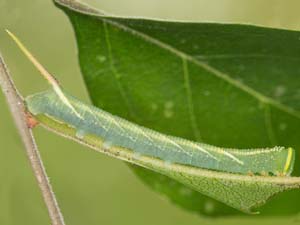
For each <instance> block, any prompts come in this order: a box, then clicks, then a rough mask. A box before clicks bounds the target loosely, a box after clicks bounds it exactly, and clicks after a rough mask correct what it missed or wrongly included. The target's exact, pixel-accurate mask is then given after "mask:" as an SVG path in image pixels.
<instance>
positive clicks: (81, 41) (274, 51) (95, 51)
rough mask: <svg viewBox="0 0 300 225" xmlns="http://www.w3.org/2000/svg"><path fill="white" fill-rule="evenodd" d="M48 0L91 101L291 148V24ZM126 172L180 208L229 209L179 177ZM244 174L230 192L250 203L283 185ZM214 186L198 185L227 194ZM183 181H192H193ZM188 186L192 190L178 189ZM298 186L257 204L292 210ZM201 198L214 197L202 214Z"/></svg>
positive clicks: (217, 135) (295, 119) (149, 121)
mask: <svg viewBox="0 0 300 225" xmlns="http://www.w3.org/2000/svg"><path fill="white" fill-rule="evenodd" d="M57 2H58V3H59V5H60V7H61V8H62V9H63V10H64V11H65V12H66V13H67V14H68V16H69V18H70V20H71V22H72V24H73V27H74V30H75V34H76V38H77V43H78V49H79V62H80V66H81V70H82V73H83V76H84V80H85V83H86V85H87V89H88V91H89V93H90V96H91V99H92V102H93V103H94V104H95V105H96V106H98V107H100V108H102V109H104V110H106V111H109V112H111V113H113V114H116V115H119V116H121V117H123V118H126V119H129V120H130V121H133V122H136V123H137V124H140V125H143V126H145V127H149V128H152V129H155V130H157V131H160V132H163V133H166V134H170V135H174V136H180V137H184V138H187V139H191V140H201V141H202V142H206V143H209V144H213V145H218V146H224V147H235V148H254V147H267V146H274V145H282V146H291V147H293V148H295V149H296V150H297V149H299V147H300V138H299V135H298V134H299V128H300V112H299V110H300V101H299V100H300V92H299V90H300V67H299V66H298V64H299V60H300V57H299V52H300V45H299V37H300V33H299V32H295V31H286V30H277V29H269V28H261V27H255V26H248V25H229V24H227V25H224V24H205V23H184V22H168V21H155V20H147V19H132V18H119V17H114V16H108V15H104V14H102V13H99V12H98V11H96V10H94V9H91V8H89V7H87V6H84V5H82V4H80V3H78V2H76V1H71V0H57ZM296 168H297V164H296ZM134 171H138V172H137V174H138V175H139V177H141V178H142V179H143V180H144V181H145V182H146V183H148V184H149V183H151V184H153V183H157V184H159V185H156V187H154V186H153V185H150V186H152V188H154V189H155V190H157V191H159V192H162V193H164V194H166V195H167V196H169V197H170V198H171V199H172V201H174V202H177V203H179V204H180V205H182V206H183V207H185V208H188V209H191V210H194V211H198V210H199V211H200V213H202V214H211V215H216V214H219V215H220V214H225V213H228V212H229V211H230V209H228V208H226V207H225V206H222V205H219V203H216V202H215V201H213V200H210V199H208V198H207V197H203V196H202V195H201V194H196V193H195V192H194V191H191V189H184V187H183V186H182V185H180V184H179V183H176V185H175V188H174V186H173V184H174V182H173V181H171V180H170V179H169V178H164V179H160V177H161V175H159V174H155V173H153V172H146V171H141V170H139V169H137V168H135V169H134ZM295 175H299V169H297V171H296V172H295ZM168 176H169V177H172V176H173V175H170V174H168ZM174 176H175V175H174ZM174 176H173V177H174ZM247 179H248V178H247ZM249 179H250V178H249ZM261 179H262V178H261ZM278 179H279V178H278ZM177 180H179V181H181V182H182V180H180V179H179V178H178V177H177ZM250 180H252V179H250ZM210 182H211V181H210ZM249 182H250V181H249ZM250 183H251V184H250ZM250 183H247V182H245V183H244V186H243V185H241V183H239V182H237V183H234V182H233V183H231V184H230V185H231V187H233V186H235V188H236V189H237V190H239V191H241V192H244V194H241V192H236V195H240V198H241V199H243V198H250V197H251V198H252V199H251V201H255V203H254V202H252V203H253V205H254V206H255V205H259V203H261V202H258V201H259V200H263V201H264V200H266V199H267V198H268V197H270V196H271V195H273V194H274V193H277V192H278V191H282V190H284V189H285V188H283V187H284V185H283V186H280V185H276V184H275V183H272V184H270V183H264V182H262V183H260V182H256V181H255V179H254V180H253V181H251V182H250ZM219 185H220V186H223V189H222V190H224V187H226V185H227V181H226V182H225V183H224V182H223V181H222V179H221V180H219V181H217V182H216V184H215V185H214V186H211V187H210V190H207V189H206V190H201V191H202V193H204V194H208V195H210V196H211V197H214V198H216V199H219V200H220V198H227V197H228V196H225V195H224V192H222V193H221V194H220V193H219V194H218V193H217V191H218V188H220V187H219ZM189 187H192V188H194V189H195V183H194V184H191V185H189ZM199 188H200V189H201V188H204V187H198V189H197V188H196V189H197V190H199ZM256 188H257V189H256ZM180 190H186V191H180ZM254 190H257V191H259V192H258V193H255V192H253V191H254ZM189 191H190V193H192V194H191V195H190V196H191V197H189V196H186V194H185V193H187V192H189ZM249 191H251V192H250V193H248V192H249ZM208 192H209V193H208ZM213 192H214V194H212V193H213ZM175 193H176V194H175ZM246 193H248V194H246ZM256 194H257V195H256ZM216 195H218V196H216ZM221 195H224V196H221ZM299 195H300V193H299V192H291V193H288V194H282V195H280V196H279V197H277V198H276V199H274V200H273V201H272V202H270V204H268V206H267V207H265V208H263V209H262V212H263V213H264V214H267V213H269V214H272V213H274V212H276V213H277V215H278V214H289V213H294V212H297V211H299V207H300V206H299V205H298V204H297V203H296V202H295V201H293V200H294V199H296V198H299ZM182 199H185V201H183V200H182ZM227 200H228V201H230V199H227ZM248 200H249V199H248ZM207 201H209V202H210V203H211V204H212V205H213V206H214V205H215V206H216V208H215V210H212V211H210V212H209V213H208V212H207V211H205V208H207V207H205V204H206V203H207ZM246 201H247V199H246ZM195 202H197V203H199V204H201V206H199V205H196V204H193V203H195ZM227 203H228V202H227ZM248 203H249V204H250V201H248ZM234 204H237V203H236V202H235V203H234ZM248 206H249V205H248ZM283 206H284V207H283ZM228 210H229V211H228ZM278 211H279V213H278Z"/></svg>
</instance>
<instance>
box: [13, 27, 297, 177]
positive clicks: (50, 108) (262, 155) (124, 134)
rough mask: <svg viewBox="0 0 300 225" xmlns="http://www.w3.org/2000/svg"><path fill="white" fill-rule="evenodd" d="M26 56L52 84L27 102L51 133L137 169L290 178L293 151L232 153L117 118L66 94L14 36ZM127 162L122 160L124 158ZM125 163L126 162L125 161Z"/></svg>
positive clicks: (267, 150)
mask: <svg viewBox="0 0 300 225" xmlns="http://www.w3.org/2000/svg"><path fill="white" fill-rule="evenodd" d="M8 33H9V35H10V36H11V37H12V38H13V39H14V40H15V41H16V43H17V44H18V45H19V47H20V48H21V50H22V51H23V52H24V53H25V54H26V55H27V57H28V58H29V59H30V60H31V61H32V62H33V64H34V65H35V66H36V67H37V69H38V70H39V71H40V72H41V73H42V74H43V75H44V77H45V78H46V79H47V80H48V81H49V82H50V84H51V85H52V87H53V89H51V90H49V91H46V92H42V93H38V94H35V95H32V96H29V97H27V98H26V99H25V102H26V106H27V109H28V111H29V112H30V113H31V114H32V115H33V117H34V118H35V119H36V120H37V121H39V122H40V123H42V124H44V125H45V126H46V127H48V128H50V129H52V130H54V131H56V132H59V133H61V134H62V135H65V136H68V137H70V138H73V139H76V140H78V141H80V142H82V143H84V144H87V145H89V146H91V147H93V148H95V149H97V150H100V151H102V152H107V153H108V154H111V155H114V156H117V157H118V155H121V153H122V152H123V153H124V152H126V157H127V158H126V159H125V160H128V161H131V162H133V163H136V164H142V163H141V162H140V159H141V157H148V158H149V157H150V158H155V159H158V160H161V161H160V162H162V163H165V164H173V163H174V164H180V165H187V166H192V167H197V168H204V169H209V170H215V171H223V172H229V173H237V174H262V175H263V174H273V175H282V176H287V175H290V174H291V172H292V170H293V165H294V160H295V151H294V150H293V149H292V148H284V147H274V148H265V149H249V150H247V149H226V148H220V147H215V146H211V145H207V144H203V143H197V142H193V141H189V140H186V139H182V138H179V137H173V136H169V135H165V134H162V133H159V132H156V131H154V130H151V129H147V128H145V127H142V126H139V125H136V124H134V123H131V122H129V121H127V120H124V119H122V118H119V117H117V116H114V115H112V114H110V113H108V112H105V111H103V110H101V109H99V108H96V107H94V106H92V105H88V104H85V103H82V102H80V101H79V100H77V99H75V98H74V97H71V96H69V95H68V94H66V93H64V92H63V91H62V90H61V88H60V87H59V85H58V83H57V81H56V80H55V79H54V78H53V76H52V75H51V74H49V73H48V72H47V71H46V70H45V69H44V67H43V66H42V65H41V64H39V62H38V61H37V60H36V59H35V58H34V57H33V56H32V55H31V53H30V52H29V51H28V50H27V49H26V48H25V47H24V46H23V45H22V43H21V42H20V41H19V40H18V39H17V38H16V37H15V36H14V35H13V34H12V33H10V32H9V31H8ZM119 158H122V157H119ZM123 159H124V157H123Z"/></svg>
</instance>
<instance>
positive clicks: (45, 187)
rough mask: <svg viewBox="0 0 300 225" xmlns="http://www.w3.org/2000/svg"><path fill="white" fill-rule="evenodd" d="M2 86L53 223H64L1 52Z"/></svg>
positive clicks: (20, 98) (23, 106) (22, 105)
mask: <svg viewBox="0 0 300 225" xmlns="http://www.w3.org/2000/svg"><path fill="white" fill-rule="evenodd" d="M0 87H1V88H2V90H3V93H4V95H5V97H6V100H7V102H8V105H9V108H10V111H11V113H12V116H13V118H14V121H15V124H16V127H17V129H18V131H19V134H20V136H21V138H22V141H23V143H24V146H25V149H26V154H27V156H28V159H29V161H30V164H31V167H32V170H33V172H34V175H35V177H36V180H37V182H38V185H39V187H40V190H41V192H42V196H43V199H44V202H45V204H46V206H47V208H48V213H49V216H50V219H51V221H52V224H53V225H64V224H65V223H64V219H63V216H62V214H61V211H60V209H59V206H58V204H57V201H56V197H55V195H54V193H53V191H52V187H51V185H50V182H49V180H48V177H47V174H46V171H45V168H44V165H43V162H42V159H41V157H40V154H39V151H38V148H37V145H36V143H35V139H34V137H33V135H32V130H31V129H30V128H29V127H28V125H27V116H26V109H25V105H24V101H23V98H22V96H21V95H20V94H19V92H18V90H17V89H16V87H15V85H14V83H13V81H12V79H11V77H10V75H9V72H8V69H7V67H6V65H5V63H4V61H3V58H2V56H1V54H0Z"/></svg>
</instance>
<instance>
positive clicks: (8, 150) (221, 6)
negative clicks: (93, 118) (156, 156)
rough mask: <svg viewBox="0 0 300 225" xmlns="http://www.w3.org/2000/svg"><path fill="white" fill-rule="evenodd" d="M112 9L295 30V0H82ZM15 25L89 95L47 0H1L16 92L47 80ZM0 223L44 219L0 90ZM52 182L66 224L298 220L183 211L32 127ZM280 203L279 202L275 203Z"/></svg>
mask: <svg viewBox="0 0 300 225" xmlns="http://www.w3.org/2000/svg"><path fill="white" fill-rule="evenodd" d="M85 2H87V3H90V4H91V5H93V6H96V7H98V8H100V9H102V10H105V11H107V12H110V13H113V14H117V15H130V16H146V17H155V18H168V19H176V20H178V19H180V20H193V21H214V22H234V23H251V24H257V25H263V26H269V27H277V28H288V29H294V30H300V14H299V8H300V2H299V1H298V0H289V1H284V0H265V1H261V0H243V1H241V0H218V1H217V0H215V1H211V0H185V1H183V0H181V1H179V0H151V1H149V0H106V1H105V0H85ZM5 28H8V29H10V30H11V31H13V32H14V33H16V34H17V35H18V36H19V37H20V38H21V39H22V40H23V42H24V43H25V44H26V46H28V47H29V49H30V50H31V51H32V52H33V53H34V54H35V55H36V56H37V58H38V59H39V60H40V61H41V62H42V63H43V64H44V65H45V66H46V67H47V68H48V70H49V71H51V72H52V73H53V74H55V75H56V77H57V78H58V79H59V80H60V82H61V83H62V84H63V85H64V87H65V88H66V89H67V90H68V92H70V93H72V94H73V95H75V96H78V97H79V98H80V99H82V100H84V101H89V99H88V97H87V93H86V90H85V87H84V85H83V82H82V78H81V75H80V71H79V65H78V61H77V54H76V52H77V50H76V45H75V37H74V34H73V30H72V27H71V25H70V23H69V21H68V19H67V17H66V15H65V14H64V13H63V12H62V11H60V10H59V9H57V8H56V7H55V6H54V5H53V3H52V1H51V0H26V1H25V0H0V51H1V52H2V55H3V56H4V58H5V61H6V63H7V64H8V67H9V69H10V71H11V74H12V75H13V78H14V80H15V83H16V85H17V87H19V89H20V91H21V93H22V94H23V95H28V94H30V93H33V92H36V91H40V90H43V89H45V88H47V84H46V82H45V81H44V80H42V79H41V78H40V76H39V75H38V73H37V72H36V70H35V69H34V68H33V66H32V65H31V64H30V62H29V61H28V60H27V59H26V58H25V57H24V56H23V55H22V54H21V53H20V51H19V50H18V49H17V47H16V46H15V44H14V43H13V42H12V41H11V40H10V39H9V38H8V36H7V35H6V33H5V32H4V29H5ZM0 109H1V110H0V143H1V146H0V225H15V224H23V225H27V224H28V225H37V224H38V225H42V224H50V221H49V219H48V216H47V211H46V209H45V207H44V204H43V202H42V199H41V196H40V193H39V190H38V188H37V185H36V183H35V180H34V177H33V176H32V173H31V169H30V166H29V163H28V162H27V159H26V156H25V153H24V150H23V148H22V144H21V142H20V140H19V137H18V134H17V132H16V130H15V128H14V126H13V121H12V119H11V116H10V114H9V111H8V109H7V105H6V103H5V99H4V97H3V95H2V94H0ZM35 134H36V138H37V142H38V145H39V147H40V151H41V154H42V157H43V159H44V163H45V165H46V168H47V171H48V174H49V176H50V180H51V183H52V184H53V187H54V190H55V192H56V194H57V197H58V201H59V203H60V206H61V209H62V212H63V214H64V215H65V219H66V223H67V224H69V225H83V224H84V225H96V224H109V225H114V224H118V225H119V224H122V225H127V224H128V225H129V224H130V225H134V224H142V225H153V224H155V225H176V224H178V225H179V224H186V225H193V224H204V225H206V224H208V225H209V224H213V225H219V224H220V225H221V224H231V225H232V224H240V223H243V224H254V223H255V224H264V225H267V224H273V225H275V224H281V223H285V224H298V223H300V216H298V215H295V216H294V217H285V218H276V219H274V218H273V219H272V218H264V219H261V218H260V219H257V218H255V216H254V217H252V219H245V218H234V219H231V218H226V219H217V220H213V219H207V218H201V217H199V216H197V215H195V214H190V213H189V212H186V211H183V210H181V209H180V208H178V207H177V206H174V205H172V204H171V203H169V202H168V200H166V199H165V198H163V197H162V196H159V195H157V194H155V193H153V192H152V191H151V190H150V189H149V188H147V187H145V186H144V185H143V184H142V183H141V182H140V181H139V180H138V179H137V178H136V177H135V176H134V175H133V173H132V172H131V171H130V169H129V168H128V167H127V166H126V165H125V164H124V163H123V162H121V161H118V160H115V159H112V158H109V157H106V156H104V155H101V154H99V153H96V152H94V151H90V150H88V149H86V148H84V147H82V146H79V145H78V144H76V143H72V142H71V141H68V140H65V139H63V138H61V137H57V136H56V135H54V134H52V133H49V132H47V131H45V130H44V129H42V128H37V129H36V130H35ZM282 207H284V206H282Z"/></svg>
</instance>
